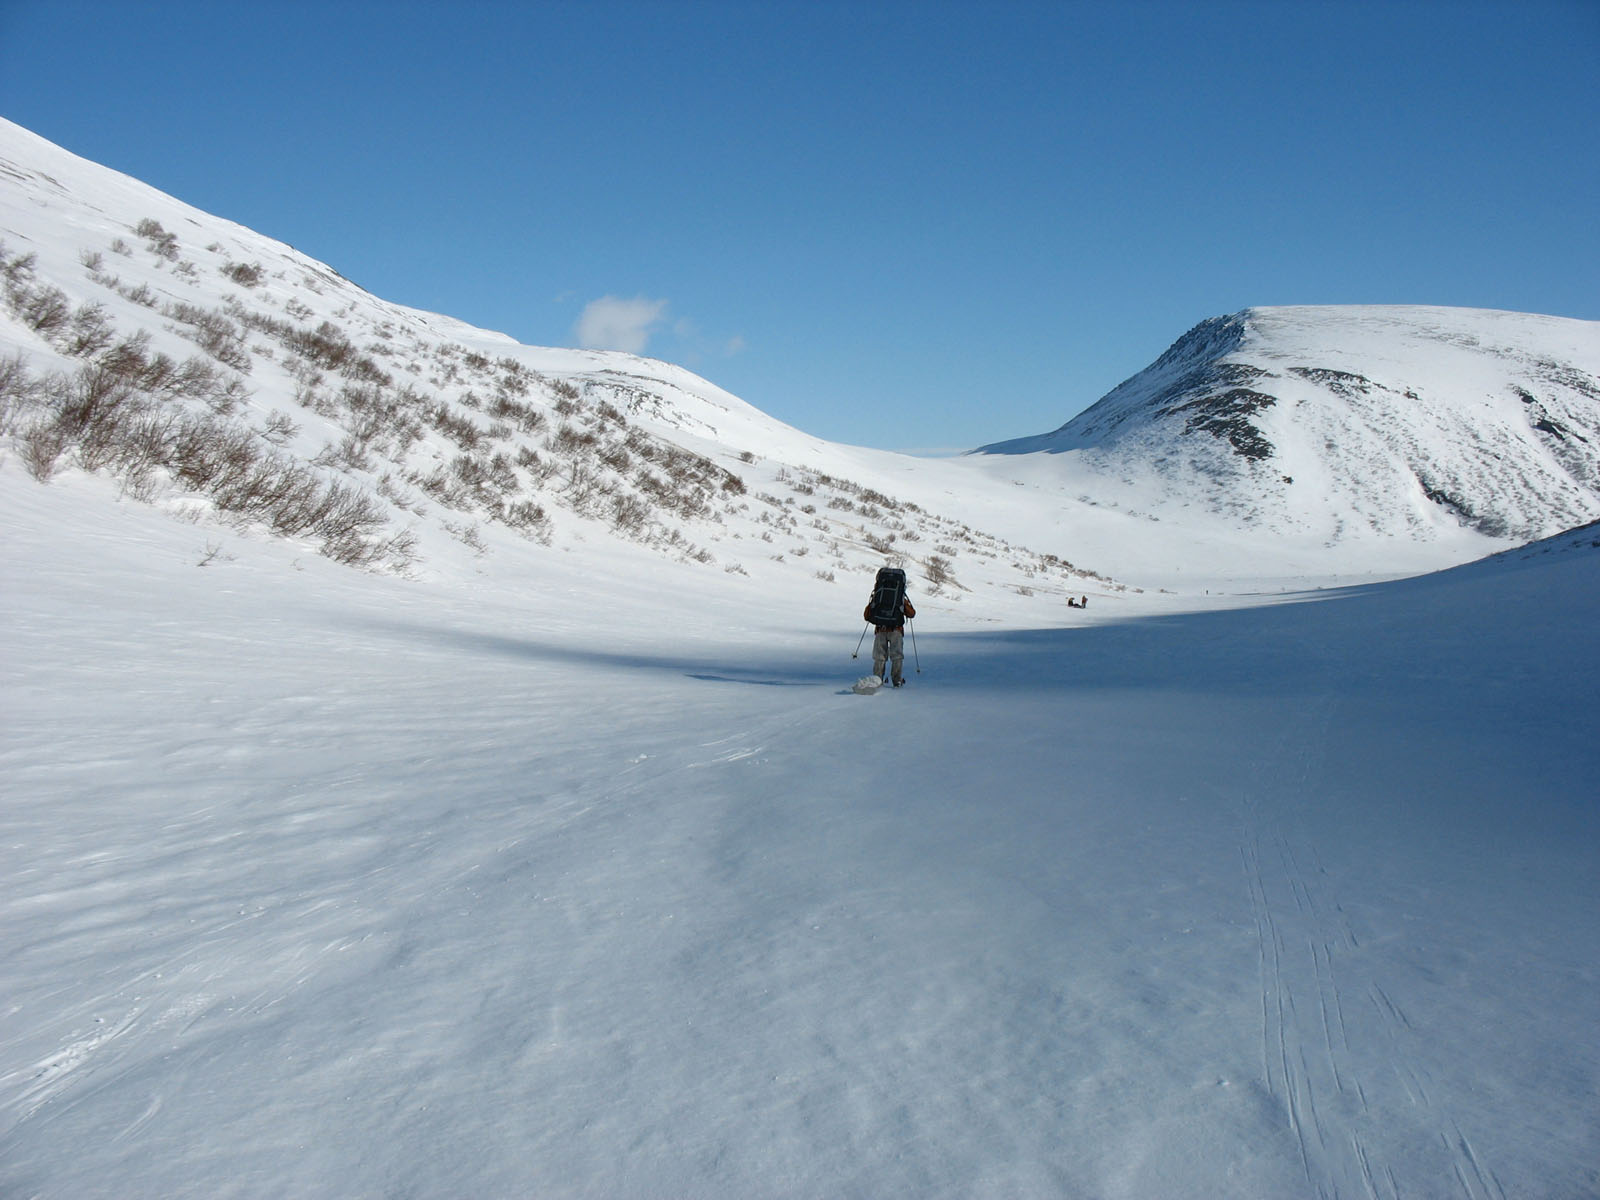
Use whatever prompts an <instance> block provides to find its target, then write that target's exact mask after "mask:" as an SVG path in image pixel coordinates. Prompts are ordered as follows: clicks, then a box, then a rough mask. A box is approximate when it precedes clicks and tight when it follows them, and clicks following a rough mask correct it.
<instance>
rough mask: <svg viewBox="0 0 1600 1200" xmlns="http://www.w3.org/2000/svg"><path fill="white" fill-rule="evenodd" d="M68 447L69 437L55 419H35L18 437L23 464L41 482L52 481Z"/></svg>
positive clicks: (18, 448) (18, 449) (18, 447)
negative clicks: (57, 465)
mask: <svg viewBox="0 0 1600 1200" xmlns="http://www.w3.org/2000/svg"><path fill="white" fill-rule="evenodd" d="M66 448H67V439H66V437H65V436H64V435H63V434H62V432H61V430H60V429H59V428H57V426H56V424H55V422H53V421H42V420H41V421H35V422H33V424H31V425H29V426H28V427H27V428H25V429H24V430H22V432H21V433H20V434H19V435H18V437H17V451H18V453H19V454H20V455H21V457H22V465H23V466H24V467H26V468H27V470H28V474H30V475H32V476H33V477H34V478H35V479H37V480H38V481H39V482H40V483H48V482H49V481H50V477H51V476H52V475H54V474H55V470H56V462H57V461H58V460H59V459H60V458H61V455H62V453H63V452H64V451H65V450H66Z"/></svg>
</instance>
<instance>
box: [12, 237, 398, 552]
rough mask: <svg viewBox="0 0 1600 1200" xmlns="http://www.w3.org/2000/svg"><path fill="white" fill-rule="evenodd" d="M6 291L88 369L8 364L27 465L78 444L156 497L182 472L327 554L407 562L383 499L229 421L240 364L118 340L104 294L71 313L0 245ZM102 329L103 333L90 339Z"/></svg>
mask: <svg viewBox="0 0 1600 1200" xmlns="http://www.w3.org/2000/svg"><path fill="white" fill-rule="evenodd" d="M0 275H3V279H4V288H5V302H6V305H7V307H8V308H9V309H10V311H11V312H12V313H13V314H14V315H15V316H16V317H17V318H18V319H20V320H21V321H22V322H23V323H24V324H26V325H28V326H29V327H30V328H32V329H34V330H35V332H37V333H39V334H40V335H41V336H43V337H44V338H45V339H46V340H47V341H49V342H50V343H51V345H52V346H54V347H55V348H56V349H57V350H59V351H60V352H61V353H63V354H66V355H68V356H70V357H73V358H79V359H82V360H83V362H82V365H81V366H79V367H78V368H77V369H76V370H75V371H55V372H48V373H46V374H43V375H39V376H36V375H34V374H33V373H31V372H30V371H29V370H28V367H27V363H26V362H25V360H24V359H23V357H22V356H21V355H20V354H18V355H14V356H12V357H11V358H9V359H6V360H4V361H0V433H4V434H5V435H7V436H8V437H10V438H11V439H12V440H13V441H14V442H15V444H16V446H17V449H18V452H19V454H20V457H21V459H22V461H23V463H24V465H25V466H26V467H27V469H28V470H29V471H30V472H31V473H32V474H33V475H34V476H35V477H36V478H38V479H40V480H47V479H49V478H50V476H51V474H52V473H53V472H54V471H55V470H56V469H57V466H58V465H59V464H60V462H61V461H62V460H63V458H64V457H66V456H68V455H70V456H71V457H72V458H73V459H74V460H75V461H76V463H77V465H79V466H80V467H82V468H83V469H85V470H88V471H105V472H110V473H112V474H114V475H115V476H117V477H118V478H119V479H120V480H121V481H122V482H123V484H124V486H125V487H126V488H127V489H128V490H129V491H130V492H131V493H132V494H134V495H136V496H141V497H149V496H151V495H153V493H154V492H155V490H156V488H157V486H158V484H160V483H161V482H165V481H170V482H173V483H175V484H177V485H178V486H180V487H181V488H183V489H184V490H187V491H190V492H196V493H199V494H201V495H204V496H206V497H207V498H208V499H209V500H210V501H211V503H212V504H213V505H214V506H215V507H216V509H217V510H218V511H219V512H221V513H224V514H227V515H229V516H231V517H234V518H237V519H239V520H242V521H247V522H259V523H260V524H263V525H265V526H266V527H268V528H270V529H271V530H273V531H274V532H277V533H281V534H284V535H287V536H303V537H311V538H315V539H316V540H317V541H318V543H319V547H320V549H321V551H322V553H324V554H326V555H328V556H329V557H330V558H333V559H335V560H337V561H339V562H344V563H351V564H354V565H360V566H404V565H405V564H406V563H407V562H409V561H410V558H411V554H412V547H413V543H414V539H413V538H412V536H411V535H410V534H408V533H400V534H395V535H389V536H385V530H386V526H387V523H388V513H387V510H386V507H385V506H384V505H383V504H382V502H381V501H379V500H377V499H376V498H374V497H373V496H371V495H369V494H367V493H365V492H363V491H361V490H360V489H358V488H355V487H353V486H351V485H350V484H348V483H343V482H340V481H337V480H332V479H329V478H326V477H325V476H324V475H323V474H322V473H321V472H319V471H317V470H315V469H314V468H312V467H310V466H308V465H306V464H305V463H302V462H300V461H299V460H297V459H295V458H293V457H291V456H290V455H288V454H285V453H283V452H282V451H280V450H278V449H277V448H276V447H274V446H273V445H272V444H271V441H270V439H269V437H268V436H267V435H265V434H262V433H257V432H256V431H254V430H252V429H250V428H248V427H247V426H245V425H243V424H241V423H239V422H238V421H235V420H233V419H231V418H230V416H229V415H228V414H230V413H231V412H232V411H233V410H234V408H235V407H236V405H237V404H238V403H239V402H240V400H241V398H242V396H241V385H240V383H239V380H238V377H237V375H234V374H232V373H230V372H227V371H224V370H222V369H219V368H218V367H217V366H214V365H212V364H211V363H210V362H207V361H205V360H204V359H190V360H188V361H186V362H183V363H179V362H176V361H174V360H173V359H172V358H171V357H169V356H168V355H165V354H160V353H152V352H151V350H150V336H149V334H148V333H146V332H144V331H140V332H138V333H135V334H133V335H131V336H128V337H123V338H119V337H117V335H116V334H115V332H114V331H113V330H112V329H111V328H110V324H109V322H108V321H106V319H105V315H104V310H103V309H102V308H101V307H100V306H98V305H84V306H81V307H79V308H78V309H76V310H72V309H71V307H70V305H67V306H66V307H67V308H68V309H69V311H68V312H67V313H66V314H65V315H63V313H62V311H61V308H62V300H63V297H62V296H61V295H60V294H59V289H56V288H52V287H47V286H41V285H39V283H38V281H37V280H36V278H35V275H34V262H33V259H32V256H17V257H12V256H10V255H9V254H8V253H6V251H5V248H4V247H3V246H0ZM90 328H93V329H94V330H95V336H93V337H85V336H83V334H84V331H85V330H87V329H90Z"/></svg>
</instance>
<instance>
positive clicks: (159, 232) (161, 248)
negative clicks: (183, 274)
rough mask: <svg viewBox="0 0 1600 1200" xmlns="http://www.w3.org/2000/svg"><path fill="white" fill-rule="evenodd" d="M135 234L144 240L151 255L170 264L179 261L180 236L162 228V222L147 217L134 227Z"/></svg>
mask: <svg viewBox="0 0 1600 1200" xmlns="http://www.w3.org/2000/svg"><path fill="white" fill-rule="evenodd" d="M133 231H134V233H136V234H138V235H139V236H140V237H142V238H144V240H145V244H146V246H148V247H149V250H150V253H152V254H154V255H156V256H157V257H159V258H164V259H166V260H167V261H168V262H176V261H177V260H178V235H177V234H175V233H168V232H167V231H166V230H165V229H163V228H162V227H161V222H160V221H157V220H154V219H153V218H150V217H146V218H145V219H144V220H142V221H140V222H139V223H138V224H137V225H135V226H134V227H133Z"/></svg>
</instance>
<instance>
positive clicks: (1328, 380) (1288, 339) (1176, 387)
mask: <svg viewBox="0 0 1600 1200" xmlns="http://www.w3.org/2000/svg"><path fill="white" fill-rule="evenodd" d="M979 453H985V454H1013V455H1014V454H1034V453H1047V454H1061V455H1067V456H1070V457H1071V458H1073V459H1075V460H1077V464H1076V465H1077V466H1078V467H1079V468H1081V469H1082V470H1083V471H1084V472H1085V473H1086V474H1087V475H1088V476H1090V477H1091V478H1092V477H1121V476H1126V475H1129V474H1141V473H1144V472H1149V471H1153V472H1154V473H1155V474H1156V475H1157V476H1158V477H1159V490H1161V491H1164V492H1166V493H1167V494H1168V495H1175V496H1178V497H1180V498H1181V500H1182V501H1185V502H1186V501H1188V500H1190V499H1193V498H1195V497H1197V496H1198V497H1204V498H1205V501H1206V503H1208V504H1209V505H1210V507H1211V508H1212V509H1213V510H1214V511H1216V512H1218V513H1222V514H1227V515H1229V516H1230V517H1232V518H1234V519H1236V520H1237V521H1239V522H1240V523H1242V524H1246V525H1260V526H1264V527H1266V528H1270V529H1275V530H1279V531H1285V532H1287V531H1306V530H1310V531H1315V532H1319V533H1322V534H1324V535H1326V536H1327V537H1328V538H1329V539H1330V540H1338V539H1340V538H1341V537H1344V536H1346V535H1347V534H1349V533H1350V532H1352V528H1351V527H1352V526H1355V527H1360V528H1363V529H1365V530H1370V531H1372V532H1376V533H1378V534H1380V535H1383V536H1390V537H1400V538H1417V537H1427V536H1428V535H1429V534H1430V532H1431V531H1432V530H1434V529H1436V528H1438V527H1440V526H1447V525H1455V524H1459V525H1464V526H1466V527H1468V528H1470V529H1473V530H1476V531H1477V532H1479V533H1482V534H1484V535H1486V536H1488V537H1491V538H1506V539H1517V540H1528V539H1531V538H1539V537H1545V536H1548V535H1550V534H1554V533H1558V532H1560V531H1561V530H1564V529H1567V528H1570V527H1571V526H1574V525H1577V524H1581V523H1583V522H1585V521H1591V520H1594V519H1595V518H1596V517H1597V516H1600V322H1594V321H1578V320H1571V319H1567V318H1560V317H1544V316H1533V315H1528V314H1523V313H1510V312H1494V311H1486V310H1477V309H1452V308H1433V307H1420V306H1348V307H1295V308H1251V309H1246V310H1244V311H1243V312H1238V313H1233V314H1231V315H1228V316H1221V317H1213V318H1211V319H1209V320H1206V321H1202V322H1201V323H1200V324H1198V325H1196V326H1195V327H1194V328H1193V329H1191V330H1190V331H1189V332H1188V333H1187V334H1185V335H1184V336H1183V337H1182V338H1180V339H1178V341H1177V342H1175V343H1174V344H1173V345H1172V347H1171V348H1170V349H1168V350H1167V351H1166V353H1164V354H1163V355H1161V357H1160V358H1158V359H1156V361H1155V362H1154V363H1152V364H1151V365H1150V366H1149V367H1147V368H1146V369H1145V370H1143V371H1141V372H1140V373H1139V374H1137V375H1135V376H1133V377H1132V378H1131V379H1129V380H1127V381H1126V382H1125V383H1123V384H1121V385H1120V386H1118V387H1117V388H1115V389H1114V390H1112V391H1111V392H1110V393H1108V394H1107V395H1106V396H1105V397H1104V398H1102V399H1101V400H1100V401H1099V402H1098V403H1096V404H1095V405H1093V406H1092V407H1091V408H1089V409H1087V410H1086V411H1085V412H1083V413H1081V414H1079V415H1078V416H1077V417H1074V418H1073V419H1072V420H1070V421H1068V422H1067V423H1066V424H1064V425H1062V426H1061V427H1060V428H1059V429H1057V430H1055V431H1054V432H1052V433H1048V434H1045V435H1043V436H1040V437H1030V438H1021V439H1017V440H1013V441H1007V442H999V443H995V444H993V445H989V446H984V447H982V448H981V450H980V451H979Z"/></svg>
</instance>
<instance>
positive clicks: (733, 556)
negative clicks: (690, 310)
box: [0, 122, 1109, 608]
mask: <svg viewBox="0 0 1600 1200" xmlns="http://www.w3.org/2000/svg"><path fill="white" fill-rule="evenodd" d="M0 272H3V275H4V279H3V283H4V288H5V294H4V297H3V299H4V304H3V305H0V365H3V370H0V432H4V433H7V434H10V435H11V440H12V442H13V444H14V446H15V447H16V449H17V453H18V456H19V458H20V460H21V462H22V464H23V465H24V466H25V467H26V469H27V470H28V471H29V472H30V473H31V474H32V475H33V476H34V477H35V478H37V479H39V480H41V481H44V480H49V479H51V478H52V477H54V476H56V475H57V474H58V473H59V472H62V471H71V470H84V469H87V470H92V471H96V472H99V473H102V474H106V475H108V476H109V477H112V478H115V479H117V480H118V481H119V482H120V486H121V488H122V491H123V492H124V494H125V495H129V496H132V497H135V498H137V499H140V500H144V501H148V502H150V503H154V504H157V505H159V506H161V507H163V508H164V509H166V510H168V511H170V512H175V513H180V514H182V515H184V516H186V517H187V518H189V519H205V520H209V521H213V522H225V523H228V524H231V525H233V526H236V527H245V528H253V529H256V530H258V531H261V532H263V533H270V534H276V535H278V536H285V537H290V538H293V539H296V540H297V541H299V542H300V543H302V544H304V545H305V546H306V547H307V548H310V549H316V550H320V551H321V552H322V553H324V554H328V555H329V556H331V557H334V558H336V559H339V560H341V561H345V562H349V563H353V564H358V565H366V566H372V567H378V568H386V569H393V570H400V571H403V572H408V573H411V574H414V575H425V574H427V573H429V572H436V571H451V570H455V569H459V567H458V566H454V565H452V563H456V564H461V563H463V562H466V563H470V562H471V561H472V560H473V559H474V558H477V559H482V558H485V557H491V558H492V557H494V556H497V555H505V554H510V555H513V556H517V555H525V554H528V553H530V552H533V550H534V548H545V547H549V548H554V549H568V550H570V549H572V548H575V547H578V546H587V545H593V544H595V543H596V542H613V541H622V542H627V543H630V544H635V545H643V546H646V547H650V548H652V549H653V550H655V551H656V552H657V553H659V554H663V555H666V556H668V557H670V558H674V559H678V560H683V561H693V562H697V563H699V564H701V565H702V566H704V567H705V568H707V569H708V570H713V571H717V572H720V573H722V574H724V575H726V576H730V577H733V578H735V579H744V580H749V581H750V584H749V586H750V587H751V588H752V589H756V588H761V589H765V590H770V589H772V588H774V587H785V588H798V589H801V590H803V591H806V592H808V593H810V594H813V595H817V596H819V597H825V598H826V599H824V600H823V601H822V602H831V603H835V604H839V605H841V606H842V607H846V608H848V607H849V605H850V604H851V602H853V601H854V598H855V596H856V595H857V594H858V593H859V592H860V584H859V577H860V576H861V574H863V573H867V572H870V570H871V569H872V568H873V567H874V566H876V565H878V564H881V563H882V562H884V561H886V560H888V561H895V562H897V563H899V564H901V565H904V566H906V567H907V568H908V569H909V571H910V574H911V576H912V578H913V580H914V581H916V584H917V585H918V586H919V588H920V589H921V590H922V591H923V593H924V594H935V595H942V596H944V597H945V598H946V600H947V602H949V603H958V602H959V601H961V600H962V599H963V598H973V599H977V600H980V601H985V602H988V601H992V600H996V599H998V600H999V602H1001V603H1002V604H1003V603H1004V602H1005V599H1006V598H1009V599H1010V600H1011V601H1013V602H1014V601H1015V600H1017V599H1018V598H1019V597H1021V596H1022V595H1023V594H1024V593H1027V594H1028V595H1030V596H1035V597H1039V598H1041V600H1046V599H1048V600H1053V602H1054V606H1055V607H1056V608H1059V607H1060V606H1061V602H1062V598H1063V597H1064V596H1066V595H1069V594H1070V595H1076V594H1079V593H1081V592H1083V591H1085V590H1086V589H1087V588H1089V587H1091V586H1095V587H1099V586H1103V585H1105V584H1107V583H1108V582H1109V581H1106V580H1102V579H1097V578H1095V577H1094V574H1093V572H1092V570H1085V571H1074V570H1071V569H1069V567H1068V566H1067V564H1066V563H1064V562H1063V561H1062V560H1061V558H1060V556H1059V555H1055V554H1051V553H1049V551H1048V548H1043V549H1039V550H1033V549H1028V548H1025V547H1022V546H1014V545H1011V544H1008V543H1007V542H1005V541H1004V540H1002V539H1000V538H998V537H995V536H993V535H992V534H989V533H986V532H984V531H983V530H980V529H973V528H971V527H970V526H969V525H968V524H967V522H966V521H964V520H961V519H958V518H956V517H954V516H952V515H949V514H948V512H945V511H941V510H940V509H936V508H930V507H927V506H926V505H924V504H922V503H919V502H918V499H917V498H918V497H920V498H922V499H925V500H932V499H936V498H944V497H946V496H948V495H949V494H950V493H951V492H952V491H954V490H957V489H953V488H951V487H950V486H949V484H948V482H947V481H948V478H949V477H950V475H951V472H950V471H949V469H944V470H943V471H939V470H935V471H934V472H933V475H934V476H935V478H933V479H932V480H928V479H924V480H916V479H909V480H908V478H907V477H908V476H914V475H915V474H916V471H917V464H916V461H915V460H911V459H906V458H904V457H903V456H899V455H893V454H885V453H880V452H874V451H866V450H857V449H852V448H848V447H839V446H833V445H830V444H828V443H825V442H822V441H819V440H818V439H815V438H811V437H808V436H807V435H805V434H803V433H801V432H799V431H797V430H795V429H792V428H789V427H787V426H785V425H782V424H781V423H779V422H777V421H774V420H772V419H771V418H769V417H767V416H765V415H764V414H762V413H760V412H758V411H757V410H756V409H754V408H752V407H751V406H749V405H748V404H746V403H744V402H743V401H741V400H739V399H737V398H736V397H733V396H731V395H729V394H727V393H726V392H724V391H722V390H721V389H719V388H717V387H716V386H714V385H713V384H710V383H708V382H707V381H705V380H703V379H700V378H698V377H697V376H695V375H693V374H691V373H690V372H688V371H686V370H683V369H682V368H679V367H675V366H672V365H670V364H666V363H661V362H656V361H651V360H646V359H641V358H637V357H634V356H631V355H626V354H616V353H602V352H594V351H578V350H560V349H546V348H538V347H528V346H522V345H519V344H517V343H516V342H514V341H512V340H511V339H510V338H507V337H505V336H503V335H500V334H495V333H489V332H486V331H482V330H477V329H473V328H470V327H468V326H465V325H463V324H461V323H460V322H457V321H454V320H451V319H450V318H447V317H442V316H438V315H435V314H428V313H422V312H417V311H415V310H411V309H407V308H404V307H401V306H398V305H394V304H390V303H387V302H385V301H382V300H380V299H378V298H376V297H374V296H371V295H369V294H368V293H366V292H364V291H362V290H361V289H360V288H358V287H356V286H355V285H354V284H352V283H350V282H349V281H347V280H345V279H343V278H341V277H340V276H339V275H338V274H336V273H335V272H334V271H332V270H331V269H330V268H328V267H326V266H324V265H322V264H320V263H317V262H314V261H312V260H310V259H308V258H306V257H305V256H303V255H301V254H298V253H297V252H295V251H294V250H292V249H291V248H289V247H287V246H284V245H282V244H281V243H277V242H274V241H272V240H270V239H267V238H264V237H262V236H260V235H258V234H255V233H253V232H251V231H250V230H247V229H244V228H242V227H240V226H237V225H235V224H232V223H231V222H228V221H225V220H221V219H219V218H216V217H212V216H210V215H208V214H205V213H201V212H199V211H198V210H195V209H193V208H191V207H189V206H187V205H185V204H183V203H181V202H180V201H177V200H175V199H173V198H171V197H169V196H165V195H162V194H161V193H159V192H156V191H154V190H153V189H151V188H149V187H146V186H145V185H143V184H140V183H138V182H137V181H135V180H131V179H128V178H127V177H125V176H122V175H119V174H117V173H115V172H112V171H108V170H106V169H104V168H101V167H98V166H96V165H94V164H92V163H88V162H85V161H84V160H82V159H79V158H76V157H74V156H72V155H70V154H68V153H66V152H65V151H63V150H61V149H60V148H58V147H55V146H52V145H50V144H49V143H47V142H45V141H43V140H42V139H39V138H37V137H35V136H34V135H32V134H30V133H28V132H27V131H25V130H22V129H20V128H18V127H17V126H15V125H12V124H9V123H5V122H0ZM905 482H909V483H910V489H911V494H906V493H904V492H902V491H900V490H899V489H898V485H899V484H901V483H905ZM891 487H894V488H895V489H896V490H893V491H891V490H886V489H888V488H891ZM469 569H470V568H469ZM847 576H854V577H855V578H854V579H852V580H851V581H850V583H849V597H850V600H845V599H844V598H842V597H840V596H838V595H836V594H834V592H835V589H834V588H833V587H832V586H829V587H822V586H819V585H824V584H826V585H833V584H835V583H838V584H840V585H843V584H844V582H845V578H844V577H847Z"/></svg>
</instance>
